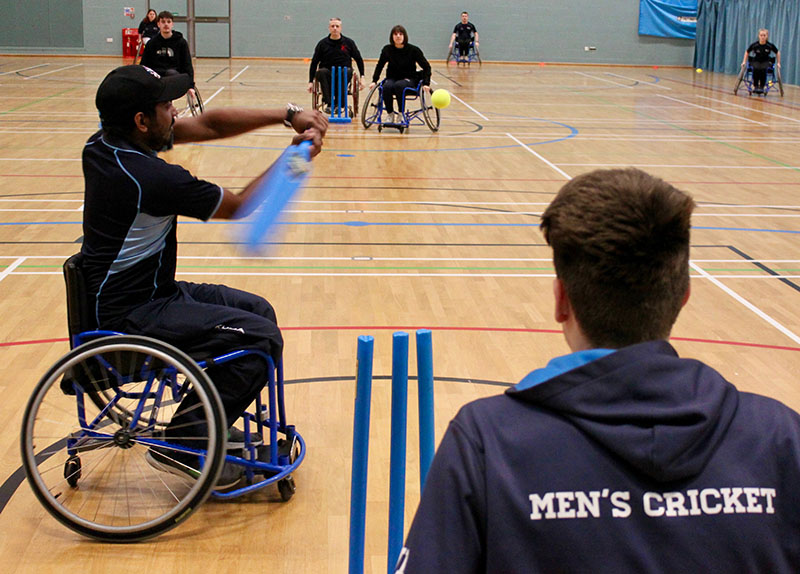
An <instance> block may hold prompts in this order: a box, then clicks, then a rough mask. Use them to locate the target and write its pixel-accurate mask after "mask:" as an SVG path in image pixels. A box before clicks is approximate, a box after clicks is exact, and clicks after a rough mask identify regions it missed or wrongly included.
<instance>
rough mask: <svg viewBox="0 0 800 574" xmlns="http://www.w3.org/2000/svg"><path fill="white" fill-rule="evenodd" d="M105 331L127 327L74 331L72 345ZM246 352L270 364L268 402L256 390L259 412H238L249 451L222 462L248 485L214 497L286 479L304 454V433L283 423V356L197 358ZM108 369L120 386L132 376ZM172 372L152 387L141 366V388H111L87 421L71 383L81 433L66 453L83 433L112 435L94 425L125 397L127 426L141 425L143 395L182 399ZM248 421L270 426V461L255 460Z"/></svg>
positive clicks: (74, 450)
mask: <svg viewBox="0 0 800 574" xmlns="http://www.w3.org/2000/svg"><path fill="white" fill-rule="evenodd" d="M109 336H111V337H114V336H119V337H124V336H125V333H120V332H117V331H104V330H93V331H83V332H80V333H77V334H75V335H73V336H72V339H71V340H72V347H73V348H76V347H79V346H80V345H82V344H83V343H86V342H88V341H92V340H94V339H97V338H100V337H109ZM247 355H258V356H260V357H261V358H262V359H264V361H265V362H266V363H267V367H268V368H267V384H266V388H267V391H268V392H267V394H268V405H264V404H263V402H262V400H261V395H260V394H259V395H258V396H257V397H256V403H255V413H257V414H258V416H257V415H256V414H254V413H250V412H245V413H243V414H242V420H243V422H244V435H245V451H246V452H247V456H246V457H245V458H243V457H237V456H234V455H231V454H226V455H225V462H229V463H233V464H238V465H240V466H242V467H244V471H245V478H246V482H247V485H246V486H243V487H240V488H236V489H233V490H229V491H226V492H219V491H217V490H214V491H212V493H211V495H212V496H214V497H215V498H222V499H225V498H236V497H238V496H242V495H244V494H247V493H249V492H252V491H254V490H258V489H261V488H264V487H265V486H267V485H269V484H272V483H275V482H279V481H282V480H284V479H286V477H288V476H289V475H290V474H291V473H292V472H294V471H295V470H296V469H297V467H299V466H300V464H301V463H302V462H303V459H304V458H305V453H306V446H305V441H304V440H303V437H302V436H301V435H300V433H298V432H297V431H296V430H295V427H294V425H289V424H287V423H286V409H285V406H284V390H283V361H279V362H278V364H277V366H276V365H275V363H274V362H273V360H272V357H270V356H269V355H267V354H266V353H263V352H261V351H256V350H239V351H232V352H230V353H226V354H224V355H220V356H218V357H214V358H213V359H208V360H205V361H197V365H198V366H199V367H200V368H201V369H203V370H205V369H206V368H207V367H208V366H209V364H211V363H213V364H215V365H221V364H224V363H227V362H230V361H234V360H236V359H239V358H241V357H244V356H247ZM107 370H108V372H109V373H110V376H111V377H113V378H114V379H116V380H117V381H118V383H119V386H122V385H124V384H126V383H128V382H131V381H132V380H134V379H132V378H131V377H129V376H126V375H123V374H121V373H119V372H117V370H116V368H115V367H114V366H113V365H110V364H109V365H107ZM175 374H176V373H175V371H174V370H173V372H172V373H169V372H167V374H166V376H162V378H161V380H160V381H159V384H158V388H157V389H156V390H152V385H153V382H154V379H155V376H156V373H155V372H154V371H147V370H142V372H140V373H137V375H138V376H137V377H136V379H137V380H146V381H147V383H146V385H145V390H144V391H139V392H126V391H123V390H121V389H120V388H119V386H117V387H116V388H114V389H113V392H114V397H113V398H112V399H111V400H110V401H109V403H108V404H107V405H106V407H104V408H103V410H101V412H100V413H99V414H98V415H97V417H95V419H94V420H92V421H91V422H89V421H87V420H86V418H85V407H84V404H83V403H84V401H85V392H84V390H83V388H82V387H81V386H80V385H78V384H77V383H73V384H72V386H73V391H74V392H75V395H76V400H77V403H78V421H79V423H80V426H81V429H83V430H82V432H81V433H80V434H78V435H76V436H72V437H70V438H69V439H67V447H68V450H67V452H68V454H69V455H70V456H75V455H77V454H78V452H79V450H80V446H82V445H83V444H84V443H85V441H84V440H83V439H86V438H89V439H93V442H96V440H97V439H101V440H112V439H113V436H111V435H109V434H107V433H101V432H98V431H97V430H96V429H97V428H102V425H103V424H104V423H103V421H104V419H105V418H106V416H107V415H108V413H109V412H110V411H111V409H113V407H114V406H115V405H116V404H117V403H119V402H120V401H121V400H123V399H129V400H133V401H137V402H138V405H137V408H136V410H135V412H134V413H133V416H132V418H131V420H130V421H129V425H130V426H131V427H137V426H138V425H139V422H140V419H141V417H142V413H143V412H144V410H145V404H146V403H147V401H149V400H152V401H154V404H155V406H156V407H158V406H159V405H160V404H161V403H162V401H163V398H164V393H166V392H167V391H169V392H171V393H172V399H173V400H174V401H175V402H180V401H181V399H183V397H184V395H185V393H184V392H183V388H182V387H181V385H179V384H178V382H177V381H176V379H175ZM150 410H151V412H152V413H153V414H151V416H150V420H148V421H147V422H146V423H145V425H146V426H145V429H148V428H149V429H152V428H153V425H154V424H155V412H156V411H155V410H153V409H150ZM276 412H277V413H278V417H277V419H276V418H275V417H274V416H273V414H272V413H276ZM265 416H266V418H265ZM252 423H255V425H256V433H257V435H259V436H262V437H263V435H264V430H265V428H266V429H268V430H269V462H263V461H259V460H258V457H257V449H256V446H254V445H253V443H254V442H256V441H254V440H253V438H254V437H253V435H252V433H251V430H250V426H251V424H252ZM278 433H281V434H283V435H284V436H285V437H286V438H285V440H286V441H287V443H288V444H289V446H290V448H289V452H288V453H287V452H279V444H278V443H279V439H278ZM137 442H139V443H140V444H143V445H146V446H149V447H168V448H169V450H170V451H172V452H181V453H186V454H194V455H198V456H200V457H201V458H202V457H203V456H204V455H205V452H204V451H202V450H198V449H194V448H192V447H189V446H185V445H181V444H177V443H168V442H165V441H163V440H159V439H147V438H139V439H138V440H137ZM295 444H296V445H297V446H298V447H299V451H298V453H297V456H296V458H294V459H292V456H291V455H292V450H293V449H294V447H295ZM256 474H263V475H265V476H266V475H267V474H269V476H268V477H266V478H264V479H263V480H260V481H256V482H254V479H255V475H256ZM279 489H280V493H281V497H282V498H283V499H284V500H288V499H289V498H291V495H292V494H294V484H293V482H291V483H289V484H286V485H284V484H280V485H279Z"/></svg>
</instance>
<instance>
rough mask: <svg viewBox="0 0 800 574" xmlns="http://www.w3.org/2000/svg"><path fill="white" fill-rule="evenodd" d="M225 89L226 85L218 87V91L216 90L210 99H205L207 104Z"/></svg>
mask: <svg viewBox="0 0 800 574" xmlns="http://www.w3.org/2000/svg"><path fill="white" fill-rule="evenodd" d="M224 89H225V86H222V87H221V88H220V89H218V90H217V91H216V92H214V93H213V94H211V97H210V98H208V99H207V100H206V101H205V104H208V102H210V101H211V100H213V99H214V98H215V97H216V96H217V94H219V93H220V92H221V91H222V90H224Z"/></svg>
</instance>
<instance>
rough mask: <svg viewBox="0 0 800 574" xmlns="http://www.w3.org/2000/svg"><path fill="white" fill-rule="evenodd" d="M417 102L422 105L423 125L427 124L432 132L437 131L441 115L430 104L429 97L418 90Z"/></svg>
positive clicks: (424, 92) (423, 91)
mask: <svg viewBox="0 0 800 574" xmlns="http://www.w3.org/2000/svg"><path fill="white" fill-rule="evenodd" d="M419 101H420V103H421V104H422V116H423V117H424V118H425V123H426V124H428V127H429V128H431V131H432V132H435V131H439V122H440V119H441V113H440V112H439V108H435V107H434V106H433V104H432V103H431V95H430V94H429V93H428V92H426V91H425V90H422V89H420V95H419Z"/></svg>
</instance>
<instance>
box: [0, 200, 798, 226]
mask: <svg viewBox="0 0 800 574" xmlns="http://www.w3.org/2000/svg"><path fill="white" fill-rule="evenodd" d="M323 203H324V202H323ZM420 203H423V202H416V204H417V205H419V204H420ZM82 207H83V205H82V204H81V206H79V207H77V208H70V209H42V208H38V209H33V208H31V209H26V208H21V207H14V208H0V213H75V212H80V211H82ZM283 213H314V214H344V215H347V214H354V213H355V214H363V215H471V216H475V217H497V216H502V215H508V216H525V217H531V216H538V215H541V214H542V211H516V210H504V211H485V210H470V211H439V210H435V209H428V210H421V209H414V210H410V209H405V210H404V209H284V210H283ZM692 217H737V218H773V219H800V213H694V214H692ZM20 223H21V222H20Z"/></svg>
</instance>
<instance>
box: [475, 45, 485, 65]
mask: <svg viewBox="0 0 800 574" xmlns="http://www.w3.org/2000/svg"><path fill="white" fill-rule="evenodd" d="M475 61H476V62H478V67H479V68H480V67H481V66H483V62H481V54H480V52H478V47H477V46H476V47H475Z"/></svg>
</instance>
